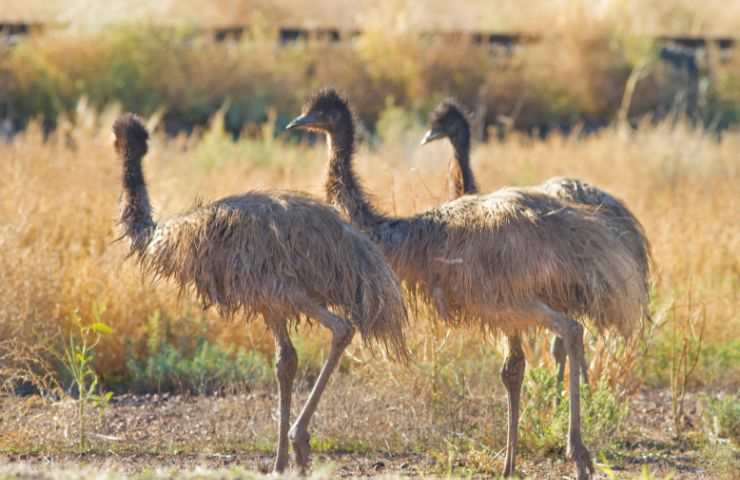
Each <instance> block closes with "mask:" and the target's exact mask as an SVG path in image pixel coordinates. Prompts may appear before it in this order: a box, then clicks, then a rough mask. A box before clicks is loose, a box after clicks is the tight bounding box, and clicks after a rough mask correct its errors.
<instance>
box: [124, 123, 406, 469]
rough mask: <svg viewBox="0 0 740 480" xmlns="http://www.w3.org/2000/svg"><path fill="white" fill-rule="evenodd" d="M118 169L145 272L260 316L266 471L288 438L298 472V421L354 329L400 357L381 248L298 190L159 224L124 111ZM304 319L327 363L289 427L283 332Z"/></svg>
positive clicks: (226, 202)
mask: <svg viewBox="0 0 740 480" xmlns="http://www.w3.org/2000/svg"><path fill="white" fill-rule="evenodd" d="M113 131H114V133H115V149H116V152H117V153H118V156H119V157H120V160H121V162H122V167H123V205H122V210H121V216H120V224H121V226H122V229H123V237H126V238H128V240H129V241H130V250H131V252H130V253H131V255H135V257H136V258H137V259H138V262H139V263H140V265H141V267H142V268H143V270H144V271H145V272H148V273H150V274H152V275H153V276H154V277H155V278H169V279H172V280H174V281H175V282H176V283H177V284H178V285H179V287H180V289H181V290H185V289H189V288H192V289H194V290H195V292H196V294H197V297H198V298H199V299H200V300H201V301H202V302H203V304H204V305H205V306H209V305H214V306H216V307H217V309H218V311H219V313H220V314H222V315H225V316H232V315H236V314H242V315H244V316H245V317H246V319H247V320H250V319H253V318H254V317H256V316H258V315H259V316H261V317H262V318H263V319H264V321H265V323H266V325H267V327H268V328H269V329H270V331H271V332H272V334H273V336H274V339H275V356H276V357H275V358H276V377H277V384H278V398H279V404H280V412H279V420H278V442H277V452H276V456H275V462H274V470H275V471H277V472H282V471H283V470H284V469H285V468H286V466H287V464H288V438H290V441H291V443H292V445H293V451H294V454H295V460H296V463H297V464H298V466H299V467H300V469H301V470H302V471H305V470H306V468H307V467H308V463H309V454H310V447H309V438H310V436H309V434H308V425H309V423H310V421H311V417H312V415H313V414H314V412H315V411H316V408H317V406H318V403H319V399H320V397H321V394H322V393H323V391H324V389H325V387H326V384H327V382H328V380H329V377H330V376H331V374H332V372H333V371H334V369H335V367H336V366H337V363H338V362H339V359H340V357H341V355H342V353H343V352H344V350H345V348H346V347H347V346H348V345H349V344H350V342H351V341H352V338H353V336H354V333H355V331H359V333H360V336H361V337H362V339H363V341H364V343H365V344H372V343H373V342H376V343H379V344H381V345H382V346H383V347H384V348H385V350H386V351H388V352H389V353H390V354H392V355H393V356H395V357H396V358H398V359H401V360H403V359H405V358H406V356H407V350H406V346H405V338H404V327H405V325H406V323H407V314H406V307H405V304H404V299H403V295H402V293H401V290H400V285H399V283H398V280H397V279H396V277H395V275H394V274H393V272H392V270H391V268H390V267H389V266H388V265H387V263H386V262H385V260H384V258H383V254H382V252H381V251H380V250H379V249H378V248H377V247H376V246H375V245H374V244H373V243H372V242H371V241H370V240H369V239H368V238H367V237H366V236H365V235H364V234H362V233H361V232H360V231H358V230H357V229H356V228H354V227H352V226H351V225H350V224H348V223H346V222H344V221H342V220H341V218H340V217H339V215H338V213H337V212H336V210H334V209H333V208H331V207H329V206H328V205H325V204H322V203H321V202H319V201H317V200H314V199H312V198H310V197H307V196H305V195H302V194H299V193H295V192H286V191H262V192H260V191H252V192H249V193H245V194H242V195H238V196H231V197H227V198H223V199H221V200H217V201H215V202H213V203H210V204H207V205H197V206H195V207H194V208H193V209H191V210H190V211H188V212H186V213H183V214H180V215H177V216H175V217H174V218H172V219H170V220H167V221H165V222H155V221H154V220H153V219H152V213H151V206H150V203H149V194H148V191H147V186H146V183H145V181H144V174H143V169H142V158H143V157H144V155H145V154H146V153H147V149H148V145H147V143H148V138H149V134H148V132H147V130H146V128H145V127H144V126H143V124H142V123H141V121H140V120H139V119H138V118H137V117H135V116H134V115H131V114H126V115H123V116H122V117H120V118H119V119H118V120H117V121H116V122H115V125H114V127H113ZM304 317H309V318H312V319H314V320H317V321H318V323H319V324H321V325H322V326H323V327H325V328H327V329H328V330H330V331H331V334H332V341H331V348H330V350H329V354H328V357H327V359H326V361H325V363H324V365H323V367H322V369H321V372H320V373H319V376H318V378H317V379H316V382H315V384H314V386H313V389H312V391H311V393H310V395H309V397H308V400H307V401H306V403H305V405H304V407H303V410H302V411H301V413H300V414H299V415H298V418H297V419H296V421H295V423H294V424H293V427H292V428H291V429H290V431H288V427H289V423H288V422H289V420H290V408H291V394H292V386H293V379H294V377H295V373H296V369H297V365H298V358H297V355H296V351H295V348H294V347H293V344H292V342H291V339H290V335H289V331H290V329H291V327H294V326H295V325H296V324H297V323H298V322H299V321H300V320H301V319H302V318H304Z"/></svg>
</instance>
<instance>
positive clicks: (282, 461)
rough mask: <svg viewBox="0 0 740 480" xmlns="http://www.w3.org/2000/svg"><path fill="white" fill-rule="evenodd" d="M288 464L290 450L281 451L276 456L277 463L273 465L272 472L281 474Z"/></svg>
mask: <svg viewBox="0 0 740 480" xmlns="http://www.w3.org/2000/svg"><path fill="white" fill-rule="evenodd" d="M287 466H288V452H287V451H285V452H280V453H278V454H277V456H276V457H275V463H274V464H273V466H272V473H273V474H277V475H279V474H281V473H283V472H284V471H285V468H286V467H287Z"/></svg>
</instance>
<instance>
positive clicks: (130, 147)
mask: <svg viewBox="0 0 740 480" xmlns="http://www.w3.org/2000/svg"><path fill="white" fill-rule="evenodd" d="M113 134H114V135H115V138H116V140H115V143H114V146H115V148H116V152H118V154H119V155H123V156H126V157H132V158H141V157H143V156H144V155H145V154H146V152H147V141H148V140H149V132H147V130H146V127H145V126H144V123H143V122H142V120H141V119H140V118H139V117H137V116H136V115H134V114H132V113H126V114H124V115H121V117H119V118H118V120H116V122H115V123H114V124H113Z"/></svg>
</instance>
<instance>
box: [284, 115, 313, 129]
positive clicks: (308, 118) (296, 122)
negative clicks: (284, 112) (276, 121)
mask: <svg viewBox="0 0 740 480" xmlns="http://www.w3.org/2000/svg"><path fill="white" fill-rule="evenodd" d="M316 123H318V119H317V118H316V117H315V116H314V115H313V114H312V113H307V114H305V115H301V116H298V117H296V118H294V119H293V121H292V122H290V123H289V124H288V125H286V126H285V129H286V130H293V129H294V128H305V127H311V126H313V125H315V124H316Z"/></svg>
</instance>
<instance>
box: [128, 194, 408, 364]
mask: <svg viewBox="0 0 740 480" xmlns="http://www.w3.org/2000/svg"><path fill="white" fill-rule="evenodd" d="M140 258H141V262H142V264H143V265H144V267H145V269H146V270H148V271H150V272H152V273H153V274H154V275H155V276H157V277H165V278H171V279H174V280H175V281H176V282H177V284H178V285H179V286H180V287H181V288H182V289H185V288H189V287H192V288H193V289H194V290H195V292H196V294H197V296H198V297H199V298H200V299H201V300H202V301H203V303H204V304H205V305H206V306H208V305H214V306H216V307H217V308H218V309H219V310H220V312H221V313H222V314H224V315H227V316H228V315H233V314H236V313H244V314H246V315H247V316H248V317H252V316H254V315H256V314H260V313H265V312H269V313H271V314H277V315H283V316H285V317H289V318H294V319H297V318H298V316H299V314H300V311H301V308H300V307H301V303H303V302H305V299H307V298H309V299H311V300H313V301H315V302H317V303H320V304H322V305H326V306H327V307H328V308H330V309H331V310H332V311H334V312H336V313H337V314H338V315H340V316H341V317H343V318H346V319H348V320H349V321H350V322H351V323H352V324H353V325H354V326H355V327H356V328H357V329H358V330H359V331H360V333H361V335H362V338H363V340H364V341H365V342H370V341H377V342H380V343H381V344H383V345H384V346H385V348H386V349H387V350H388V351H389V352H390V353H391V354H393V355H395V356H396V357H405V356H406V347H405V337H404V328H405V326H406V323H407V317H406V309H405V304H404V301H403V298H402V293H401V290H400V286H399V283H398V281H397V279H396V277H395V275H394V274H393V272H392V271H391V269H390V267H389V266H388V264H387V263H386V262H385V260H384V258H383V255H382V253H381V252H380V250H379V249H378V247H377V246H375V245H374V244H373V243H372V242H371V241H370V240H369V239H368V238H367V237H366V236H365V235H363V234H361V233H360V232H359V231H357V230H356V229H355V228H353V227H352V226H350V225H349V224H347V223H345V222H343V221H342V220H340V218H339V216H338V214H337V212H336V211H335V210H334V209H332V208H331V207H329V206H327V205H325V204H322V203H320V202H318V201H316V200H313V199H311V198H309V197H306V196H304V195H301V194H297V193H292V192H276V191H270V192H250V193H247V194H244V195H240V196H234V197H228V198H224V199H222V200H219V201H216V202H214V203H211V204H208V205H205V206H201V207H198V208H196V209H194V210H192V211H190V212H188V213H185V214H182V215H179V216H177V217H175V218H173V219H172V220H170V221H168V222H166V223H164V224H160V226H159V227H158V228H157V230H156V231H155V233H154V235H153V238H152V240H151V243H150V244H149V248H148V249H147V252H146V254H145V255H142V256H141V257H140Z"/></svg>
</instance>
